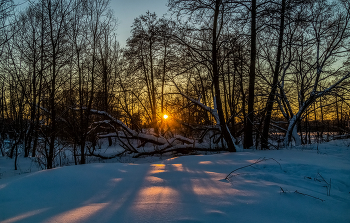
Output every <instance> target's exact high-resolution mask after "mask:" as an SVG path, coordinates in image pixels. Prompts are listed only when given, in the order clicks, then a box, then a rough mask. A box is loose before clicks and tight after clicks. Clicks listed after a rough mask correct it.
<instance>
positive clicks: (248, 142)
mask: <svg viewBox="0 0 350 223" xmlns="http://www.w3.org/2000/svg"><path fill="white" fill-rule="evenodd" d="M251 16H252V21H251V27H250V30H251V33H250V38H251V48H250V71H249V95H248V115H247V123H246V125H245V129H244V143H243V147H244V148H245V149H248V148H250V147H251V146H253V124H254V87H255V63H256V0H252V8H251Z"/></svg>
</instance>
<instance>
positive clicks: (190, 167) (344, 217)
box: [0, 140, 350, 223]
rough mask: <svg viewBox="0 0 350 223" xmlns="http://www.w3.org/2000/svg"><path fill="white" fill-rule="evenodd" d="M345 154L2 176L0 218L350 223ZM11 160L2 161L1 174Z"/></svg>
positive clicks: (187, 160) (187, 159) (322, 148)
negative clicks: (328, 190) (328, 194)
mask: <svg viewBox="0 0 350 223" xmlns="http://www.w3.org/2000/svg"><path fill="white" fill-rule="evenodd" d="M349 157H350V140H338V141H331V142H328V143H325V144H319V145H317V144H315V145H308V146H300V147H295V148H293V149H285V150H270V151H257V150H245V151H243V152H237V153H222V154H214V155H195V156H182V157H177V158H171V159H166V160H158V161H157V162H153V163H138V164H137V163H129V164H127V163H95V164H87V165H78V166H66V167H61V168H56V169H52V170H43V171H35V172H32V173H26V174H21V175H16V176H12V177H9V176H6V174H3V175H2V176H1V177H2V178H1V179H0V222H2V223H9V222H35V223H36V222H269V223H275V222H317V223H322V222H337V223H341V222H346V223H349V222H350V159H349ZM263 158H265V159H266V160H264V161H261V162H259V163H256V164H254V163H255V162H257V161H259V160H261V159H263ZM270 158H273V159H270ZM22 159H23V158H22ZM158 159H159V158H158ZM3 161H5V162H3ZM10 161H12V162H10ZM19 162H20V163H21V162H22V163H24V161H21V160H20V161H19ZM10 164H11V165H13V160H9V159H5V158H1V159H0V171H1V172H2V173H3V172H4V170H6V168H7V165H10ZM249 165H250V166H249ZM10 168H12V166H11V167H8V168H7V169H10ZM238 168H240V169H238ZM236 169H238V170H236ZM234 170H236V171H234ZM32 171H34V170H32ZM232 171H234V172H233V173H232V174H231V175H230V177H229V178H228V180H226V179H225V178H226V176H227V175H228V174H229V173H230V172H232ZM322 179H324V180H322ZM328 184H330V187H329V188H330V196H327V186H328ZM282 190H283V191H284V192H283V191H282ZM295 191H297V192H298V193H296V192H295Z"/></svg>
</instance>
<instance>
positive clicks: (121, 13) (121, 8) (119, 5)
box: [14, 0, 168, 46]
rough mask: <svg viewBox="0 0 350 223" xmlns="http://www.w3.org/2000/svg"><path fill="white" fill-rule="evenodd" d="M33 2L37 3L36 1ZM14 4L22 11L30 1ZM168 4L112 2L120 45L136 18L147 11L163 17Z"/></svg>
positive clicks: (144, 0)
mask: <svg viewBox="0 0 350 223" xmlns="http://www.w3.org/2000/svg"><path fill="white" fill-rule="evenodd" d="M31 1H32V2H36V0H31ZM14 2H15V3H16V4H19V5H20V6H19V9H21V8H23V7H26V5H27V4H26V2H28V0H14ZM167 2H168V0H110V7H111V9H112V10H113V11H114V15H115V17H116V18H117V19H118V30H117V34H118V41H119V43H120V45H121V46H125V45H126V39H127V38H128V37H129V36H130V30H131V25H132V23H133V22H134V19H135V18H136V17H138V16H140V15H142V14H145V13H146V12H147V11H150V12H155V13H156V14H157V15H158V17H162V16H163V15H164V14H165V13H167V11H168V7H167V6H166V5H167ZM21 3H22V4H21ZM23 3H24V4H23Z"/></svg>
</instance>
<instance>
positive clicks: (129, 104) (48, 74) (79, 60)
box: [0, 0, 350, 169]
mask: <svg viewBox="0 0 350 223" xmlns="http://www.w3.org/2000/svg"><path fill="white" fill-rule="evenodd" d="M109 3H110V2H109V0H36V1H30V2H29V3H28V5H27V6H26V7H24V8H22V9H21V10H18V5H16V3H15V2H13V1H12V0H0V68H1V69H0V91H1V92H0V150H1V151H0V156H6V157H9V158H12V159H17V157H18V156H24V157H31V158H33V159H35V160H36V162H37V163H38V164H40V165H41V166H42V167H43V168H45V169H51V168H55V167H58V166H60V165H62V164H61V163H60V162H59V157H62V154H64V156H70V157H71V160H72V164H75V165H78V164H85V163H87V162H88V161H87V158H88V157H97V158H99V159H112V158H115V157H120V156H124V155H126V154H131V155H132V156H133V157H144V156H152V155H162V154H167V153H168V154H169V153H170V154H174V155H178V154H196V153H197V152H201V151H205V152H219V151H228V152H236V151H241V150H243V149H251V148H254V149H258V150H278V149H282V148H285V147H291V146H300V145H305V144H313V143H320V142H324V141H329V140H331V139H341V138H346V137H349V136H350V2H349V1H347V0H307V1H301V0H249V1H246V0H168V3H167V5H168V8H169V12H168V14H167V15H165V16H163V15H156V14H155V13H152V12H150V11H146V12H145V13H144V14H143V15H140V16H138V17H137V18H135V20H134V22H133V25H132V29H131V35H130V37H129V38H128V40H127V42H126V44H125V46H121V45H120V44H119V42H118V38H117V27H118V20H117V18H118V15H115V14H114V13H113V11H112V10H111V9H110V6H109ZM101 142H104V143H108V146H112V145H114V146H117V147H118V148H119V151H118V152H115V153H106V154H104V153H102V152H101V151H100V150H101V148H99V145H101ZM15 166H16V164H15Z"/></svg>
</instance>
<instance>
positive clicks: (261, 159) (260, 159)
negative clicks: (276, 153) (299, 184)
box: [225, 157, 283, 180]
mask: <svg viewBox="0 0 350 223" xmlns="http://www.w3.org/2000/svg"><path fill="white" fill-rule="evenodd" d="M267 160H274V161H275V162H276V163H278V164H279V165H280V168H281V170H282V171H283V169H282V166H281V164H280V163H279V162H278V161H277V160H275V159H274V158H265V157H264V158H261V157H260V158H259V159H258V160H257V161H255V162H254V163H252V164H249V165H246V166H242V167H240V168H237V169H235V170H233V171H231V173H229V174H228V175H227V176H226V177H225V180H228V178H229V176H230V175H231V174H232V173H233V172H235V171H237V170H240V169H243V168H246V167H250V166H253V165H255V164H257V163H260V162H262V161H267Z"/></svg>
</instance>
